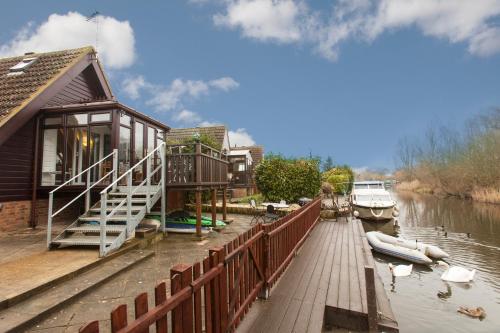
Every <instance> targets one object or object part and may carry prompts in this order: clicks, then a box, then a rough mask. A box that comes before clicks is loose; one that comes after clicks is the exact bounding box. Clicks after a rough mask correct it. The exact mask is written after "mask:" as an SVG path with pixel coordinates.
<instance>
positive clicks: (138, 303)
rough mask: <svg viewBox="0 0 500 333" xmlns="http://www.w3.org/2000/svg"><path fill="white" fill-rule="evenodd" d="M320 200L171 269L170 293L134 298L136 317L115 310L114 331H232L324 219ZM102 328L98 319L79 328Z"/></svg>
mask: <svg viewBox="0 0 500 333" xmlns="http://www.w3.org/2000/svg"><path fill="white" fill-rule="evenodd" d="M320 205H321V202H320V200H319V199H316V200H314V201H313V202H311V203H309V204H308V205H306V206H304V207H302V208H301V209H299V210H297V211H295V212H293V213H291V214H289V215H287V216H285V217H283V218H281V219H280V220H278V221H276V222H274V223H272V224H266V225H262V224H259V225H256V226H254V227H253V228H252V229H250V230H248V231H247V232H245V233H243V234H242V235H240V236H239V237H237V238H236V239H234V240H233V241H231V242H229V243H227V244H225V245H224V246H221V247H216V248H212V249H211V250H210V251H209V256H208V257H206V258H205V259H204V260H203V261H202V262H201V263H199V262H198V263H196V264H194V265H186V264H179V265H176V266H174V267H173V268H172V269H171V270H170V276H171V288H170V289H171V292H170V293H171V296H170V297H168V298H167V292H166V284H165V282H162V283H160V284H159V285H157V286H156V288H155V294H154V298H155V307H153V308H152V309H149V308H148V294H147V293H142V294H140V295H138V296H137V297H136V298H135V306H134V313H135V320H133V321H132V322H130V323H129V322H128V316H127V306H126V305H125V304H122V305H120V306H118V307H117V308H116V309H115V310H113V311H112V312H111V331H112V332H120V333H125V332H141V333H142V332H149V328H150V326H153V325H155V326H156V332H162V333H163V332H168V331H169V328H170V330H171V332H174V333H176V332H197V333H201V332H207V333H212V332H214V333H225V332H232V331H234V329H235V328H236V327H237V326H238V324H239V323H240V321H241V320H242V319H243V317H244V316H245V314H246V313H247V312H248V310H249V308H250V306H251V304H252V303H253V302H254V301H255V299H256V298H257V297H258V296H261V297H267V295H268V292H269V289H270V288H271V286H272V285H273V284H274V283H275V282H276V281H277V279H278V278H279V276H280V275H281V274H282V273H283V272H284V270H285V269H286V267H287V265H288V264H289V263H290V261H291V259H292V258H293V256H294V255H295V253H296V251H297V250H298V248H299V247H300V246H301V245H302V243H303V242H304V240H305V239H306V237H307V235H308V234H309V232H310V231H311V230H312V228H313V227H314V226H315V224H316V223H317V222H318V220H319V213H320ZM80 332H83V333H96V332H99V322H98V321H93V322H91V323H89V324H87V325H86V326H83V327H82V328H80Z"/></svg>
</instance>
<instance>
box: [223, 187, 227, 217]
mask: <svg viewBox="0 0 500 333" xmlns="http://www.w3.org/2000/svg"><path fill="white" fill-rule="evenodd" d="M222 220H223V221H227V187H224V189H223V190H222Z"/></svg>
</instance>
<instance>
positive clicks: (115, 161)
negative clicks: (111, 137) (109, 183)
mask: <svg viewBox="0 0 500 333" xmlns="http://www.w3.org/2000/svg"><path fill="white" fill-rule="evenodd" d="M117 178H118V149H113V184H114V185H113V191H115V190H116V186H117V183H116V179H117Z"/></svg>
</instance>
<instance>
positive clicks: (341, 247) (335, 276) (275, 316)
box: [237, 220, 398, 333]
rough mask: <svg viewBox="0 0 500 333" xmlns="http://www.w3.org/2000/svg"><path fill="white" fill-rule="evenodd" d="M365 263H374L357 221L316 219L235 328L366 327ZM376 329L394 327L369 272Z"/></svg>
mask: <svg viewBox="0 0 500 333" xmlns="http://www.w3.org/2000/svg"><path fill="white" fill-rule="evenodd" d="M365 265H374V262H373V257H372V254H371V250H370V248H369V245H368V242H367V241H366V237H365V233H364V230H363V226H362V224H361V222H360V221H358V220H353V221H352V222H332V221H325V222H321V223H319V224H318V225H317V226H316V228H315V229H314V230H313V231H312V233H311V235H310V237H309V239H308V240H307V241H306V242H305V243H304V245H303V247H302V248H301V250H300V252H299V253H298V255H297V257H296V258H295V259H294V260H293V261H292V263H291V265H290V266H289V268H288V269H287V271H286V272H285V274H284V275H283V276H282V277H281V279H280V281H279V282H278V284H277V285H276V286H275V287H274V288H273V289H272V291H271V297H270V298H269V299H268V300H265V301H263V300H261V301H258V302H256V303H254V305H253V306H252V308H251V310H250V312H249V313H248V314H247V316H246V317H245V319H244V320H243V322H242V323H241V324H240V326H239V327H238V329H237V331H238V332H269V333H271V332H322V331H337V330H338V328H347V329H350V330H357V331H366V330H368V310H367V299H366V285H365V272H364V266H365ZM375 290H376V296H377V297H376V298H377V309H378V313H379V315H378V326H379V330H384V331H393V332H394V331H396V332H397V331H398V328H397V322H396V320H395V318H394V314H393V312H392V309H391V306H390V303H389V300H388V298H387V295H386V293H385V290H384V287H383V285H382V281H381V279H380V277H379V276H378V274H377V273H376V272H375Z"/></svg>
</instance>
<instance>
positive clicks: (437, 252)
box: [366, 231, 449, 265]
mask: <svg viewBox="0 0 500 333" xmlns="http://www.w3.org/2000/svg"><path fill="white" fill-rule="evenodd" d="M366 238H367V239H368V243H370V245H371V247H372V248H373V249H374V250H375V251H377V252H380V253H383V254H386V255H389V256H393V257H396V258H400V259H404V260H407V261H411V262H414V263H416V264H425V265H427V264H430V263H432V259H431V258H429V257H432V258H435V259H443V258H447V257H449V255H448V253H446V252H444V251H443V250H441V249H440V248H439V247H437V246H434V245H430V244H425V243H421V242H418V241H409V240H406V239H404V238H396V237H392V236H389V235H386V234H383V233H381V232H379V231H370V232H367V233H366Z"/></svg>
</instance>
